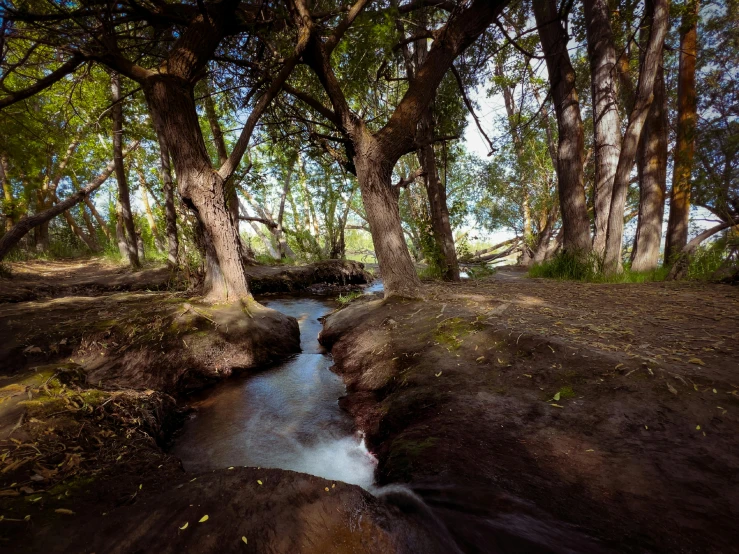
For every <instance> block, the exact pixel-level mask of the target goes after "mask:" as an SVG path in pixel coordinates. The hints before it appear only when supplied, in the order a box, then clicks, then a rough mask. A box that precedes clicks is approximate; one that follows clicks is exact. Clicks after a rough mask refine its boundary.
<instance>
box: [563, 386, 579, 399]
mask: <svg viewBox="0 0 739 554" xmlns="http://www.w3.org/2000/svg"><path fill="white" fill-rule="evenodd" d="M559 397H560V398H574V397H575V391H574V390H572V387H562V388H561V389H559Z"/></svg>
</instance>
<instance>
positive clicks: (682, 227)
mask: <svg viewBox="0 0 739 554" xmlns="http://www.w3.org/2000/svg"><path fill="white" fill-rule="evenodd" d="M698 9H699V2H698V0H693V1H692V2H691V4H690V9H689V10H688V12H687V13H686V14H685V15H684V16H683V20H682V24H681V26H680V68H679V70H678V82H677V142H676V145H675V163H674V168H673V170H672V192H671V193H670V218H669V220H668V222H667V241H666V244H665V264H670V263H672V261H673V259H674V257H675V256H676V255H678V254H679V253H680V252H681V251H682V250H683V248H684V247H685V245H686V244H687V242H688V222H689V219H690V179H691V175H692V172H693V152H694V144H695V124H696V118H697V111H696V110H697V100H696V94H695V62H696V55H697V51H698V36H697V24H698Z"/></svg>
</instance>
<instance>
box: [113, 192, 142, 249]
mask: <svg viewBox="0 0 739 554" xmlns="http://www.w3.org/2000/svg"><path fill="white" fill-rule="evenodd" d="M115 241H116V243H117V244H118V253H119V254H120V255H121V259H123V260H125V259H127V258H128V255H129V249H128V242H127V241H126V228H125V226H124V225H123V206H121V201H120V200H118V201H117V202H116V203H115ZM137 254H138V251H137Z"/></svg>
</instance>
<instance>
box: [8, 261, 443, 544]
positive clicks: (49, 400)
mask: <svg viewBox="0 0 739 554" xmlns="http://www.w3.org/2000/svg"><path fill="white" fill-rule="evenodd" d="M333 265H334V266H336V264H333ZM340 266H341V267H343V268H344V269H345V270H347V271H349V273H352V272H353V271H354V270H353V269H352V267H351V264H350V266H349V268H348V269H347V266H346V265H345V264H340ZM357 268H358V270H359V271H360V272H361V266H357ZM109 270H110V268H109V267H108V266H106V265H103V268H102V269H100V267H99V266H98V265H97V263H92V264H91V265H89V267H88V266H86V265H85V264H80V265H79V266H78V268H77V270H75V271H77V273H76V274H75V275H71V276H70V275H66V276H67V277H69V278H70V279H72V281H74V282H76V283H77V284H78V285H79V286H80V287H83V288H78V289H70V288H68V287H66V286H65V285H64V281H62V280H60V275H59V274H57V273H54V268H53V267H52V268H51V269H50V270H49V274H47V275H40V276H39V275H36V276H35V277H33V278H30V281H31V282H43V283H46V286H41V287H40V288H39V289H38V290H37V291H36V292H34V293H33V294H32V296H33V297H34V298H37V300H34V301H27V302H6V303H4V304H0V334H1V335H2V337H3V340H2V341H0V368H2V371H1V372H0V472H1V473H0V550H4V549H8V550H9V551H13V552H19V551H28V552H80V551H87V550H89V549H92V550H90V551H98V552H112V551H119V552H130V551H158V552H165V551H166V552H180V551H182V549H183V545H188V551H190V552H212V551H213V548H215V547H218V548H219V549H225V551H244V548H246V547H247V545H246V544H245V543H244V542H243V541H242V540H241V537H242V536H245V537H247V539H248V541H249V545H248V549H247V550H246V551H254V552H267V551H269V552H272V551H278V552H293V551H295V550H296V549H297V550H301V551H305V552H322V551H326V549H325V548H324V549H323V550H322V548H323V546H322V545H326V544H328V542H327V541H336V542H335V543H332V544H336V545H337V548H336V549H335V550H336V551H338V552H342V551H344V552H355V551H356V552H364V551H372V549H373V548H375V549H379V550H383V551H385V550H387V551H390V552H392V551H394V549H400V550H399V551H403V550H407V549H408V548H410V546H408V545H410V544H415V543H416V542H417V543H418V544H419V545H423V544H425V543H426V542H428V540H429V539H428V538H426V537H427V535H428V532H426V531H424V532H423V533H422V532H421V531H420V527H416V528H415V529H416V531H414V530H413V529H414V528H413V527H412V526H410V527H408V529H405V528H404V526H403V525H402V523H401V522H400V521H401V519H402V517H403V516H402V515H398V514H395V513H394V512H393V510H395V511H396V512H397V511H398V510H397V509H395V508H392V506H389V505H386V504H385V503H380V502H378V501H376V500H374V499H373V498H372V497H370V496H368V495H367V494H366V493H365V492H363V491H362V490H361V489H360V488H358V487H351V486H348V485H343V484H337V483H332V482H324V481H322V480H320V479H317V478H312V477H310V476H306V475H300V474H293V473H291V472H286V471H281V470H270V471H269V472H264V471H262V472H260V473H259V475H257V473H250V471H251V470H244V469H240V470H238V471H237V470H229V469H225V468H224V469H222V470H218V471H216V472H214V473H209V474H207V475H195V474H187V473H185V472H184V471H183V469H182V466H181V463H180V461H179V460H178V459H177V458H175V457H173V456H169V455H167V454H166V453H165V452H164V451H163V446H165V445H166V444H167V443H168V442H169V440H170V439H171V437H172V434H173V432H174V431H175V430H176V429H178V428H179V427H180V425H181V422H182V419H183V411H184V410H183V408H184V407H185V406H186V397H187V395H188V394H189V393H190V392H192V391H195V390H198V389H200V388H202V387H204V386H207V385H208V384H210V383H213V382H215V381H218V380H221V379H223V378H225V377H227V376H229V375H231V374H232V373H234V372H236V371H245V370H249V369H251V370H255V369H259V368H261V367H265V366H268V365H269V364H270V363H272V362H275V361H278V360H281V359H284V358H285V357H287V356H290V355H291V354H292V353H294V352H297V351H298V350H299V347H300V343H299V337H298V326H297V322H296V320H295V319H294V318H292V317H288V316H284V315H282V314H280V313H278V312H276V311H274V310H270V309H268V308H265V307H264V306H261V305H259V304H257V303H256V302H246V303H241V304H238V305H229V306H213V305H205V304H202V303H200V302H198V300H197V299H196V298H195V297H191V296H190V295H189V294H188V293H187V292H176V291H175V292H163V291H158V292H152V291H151V290H150V289H156V288H157V283H158V281H157V280H156V279H155V280H153V281H152V282H149V283H148V284H147V283H145V282H144V281H146V278H145V277H146V275H149V274H146V273H144V272H142V273H143V274H144V276H145V277H141V274H129V273H127V272H123V273H122V274H121V276H122V277H121V279H122V280H124V281H126V283H128V284H126V285H125V287H131V288H132V289H134V288H135V289H136V291H135V292H134V291H128V292H116V293H113V294H101V290H100V289H98V288H95V287H92V286H90V285H89V283H90V279H93V280H95V281H101V280H104V279H106V278H108V277H110V274H108V273H106V272H108V271H109ZM283 270H284V268H283V269H281V270H280V271H281V272H282V271H283ZM86 271H87V275H84V273H85V272H86ZM300 272H301V275H304V273H305V270H304V269H301V270H300ZM337 274H340V275H339V277H338V280H333V281H332V280H331V276H330V272H327V271H324V272H323V273H321V274H320V275H322V276H323V278H326V279H328V281H329V282H328V284H327V286H330V285H332V284H336V283H338V284H339V285H340V286H343V284H344V282H347V281H349V280H350V277H349V276H347V275H346V274H345V273H343V270H341V271H339V272H338V273H337ZM106 276H107V277H106ZM18 278H19V275H18V274H16V276H15V278H14V279H13V280H11V281H10V285H8V281H2V282H0V289H2V288H3V286H7V287H9V288H10V289H12V288H13V287H14V286H16V285H17V283H18V280H17V279H18ZM354 278H355V279H356V278H358V277H357V276H356V275H355V276H354ZM362 278H364V277H362ZM57 280H59V282H58V283H56V281H57ZM83 281H84V282H85V283H87V284H85V285H84V286H83V285H80V284H79V283H81V282H83ZM134 282H135V283H136V285H135V286H133V285H132V283H134ZM306 282H307V281H304V284H305V283H306ZM67 284H69V283H67ZM115 286H116V287H119V286H121V284H120V282H116V284H115ZM125 287H124V288H125ZM72 290H74V292H75V293H76V294H77V295H75V296H64V294H66V293H68V292H70V291H72ZM255 471H257V470H255ZM245 472H246V473H245ZM258 481H262V484H263V485H264V487H263V485H262V484H259V483H258ZM247 482H249V483H251V486H252V488H250V487H249V486H246V484H245V483H247ZM191 483H198V485H197V486H195V485H192V484H191ZM268 484H269V486H268ZM334 485H335V486H334ZM185 487H189V488H187V489H186V491H185ZM252 489H253V490H252ZM267 491H269V492H267ZM186 492H187V494H186ZM265 496H269V501H265V500H263V499H264V497H265ZM191 505H192V506H191ZM200 507H204V508H207V510H208V512H207V515H209V518H208V520H207V521H204V522H203V523H198V522H199V520H200V519H201V518H202V516H203V515H205V514H201V515H198V518H197V519H192V518H194V517H195V516H194V515H193V514H191V513H190V512H191V511H193V509H199V508H200ZM256 512H259V513H260V514H262V515H261V516H259V517H257V516H255V513H256ZM260 518H261V519H260ZM180 519H181V520H182V521H180ZM170 522H171V525H169V523H170ZM186 522H189V523H188V526H187V527H185V528H184V529H180V527H183V526H184V524H185V523H186ZM349 529H352V530H354V531H356V533H355V534H351V533H349V532H348V531H347V530H349ZM401 529H402V530H403V532H402V534H401V533H400V530H401ZM287 530H290V532H289V533H288V532H287ZM339 530H343V534H342V532H340V531H339ZM414 533H415V534H414ZM370 536H371V537H372V539H371V540H370V539H369V537H370ZM357 541H358V542H357ZM437 542H438V541H436V542H434V543H433V544H436V543H437ZM430 544H431V543H429V545H430ZM316 545H317V546H316ZM311 548H315V549H314V550H311ZM423 548H425V547H423ZM366 549H369V550H366ZM442 551H443V550H442Z"/></svg>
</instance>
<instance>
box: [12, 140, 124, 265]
mask: <svg viewBox="0 0 739 554" xmlns="http://www.w3.org/2000/svg"><path fill="white" fill-rule="evenodd" d="M137 147H138V142H134V143H132V144H130V145H129V147H128V148H127V149H126V150H124V152H123V155H124V156H126V155H128V153H129V152H131V151H133V150H134V149H135V148H137ZM114 169H115V162H114V161H111V162H110V163H109V164H108V167H106V168H105V170H104V171H103V172H102V173H101V174H100V175H98V176H97V177H95V179H93V180H92V181H90V182H89V183H88V184H87V186H85V187H84V188H82V189H80V190H79V191H77V192H75V193H74V194H72V195H71V196H70V197H69V198H66V199H65V200H63V201H61V202H59V203H58V204H54V205H53V206H52V207H51V208H49V209H47V210H44V211H42V212H39V213H37V214H34V215H32V216H30V217H26V218H24V219H21V220H20V221H19V222H18V223H16V224H15V225H14V226H13V228H12V229H11V230H10V231H8V232H7V233H5V234H4V235H3V237H2V238H0V260H2V259H3V258H4V257H5V256H6V255H7V253H8V252H9V251H10V249H11V248H13V247H14V246H15V245H16V244H18V242H19V241H20V240H21V239H22V238H23V237H24V236H25V235H26V233H28V231H30V230H31V229H34V228H37V227H38V226H40V225H41V224H42V223H46V222H48V221H50V220H51V219H53V218H54V217H56V216H58V215H59V214H61V213H63V212H65V211H66V210H68V209H70V208H71V207H72V206H74V205H75V204H77V203H78V202H80V201H81V200H82V199H83V198H85V197H87V196H88V195H90V194H91V193H92V192H93V191H95V190H96V189H97V188H98V187H100V185H102V184H103V183H104V182H105V180H106V179H107V178H108V177H110V175H111V174H112V173H113V170H114Z"/></svg>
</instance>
